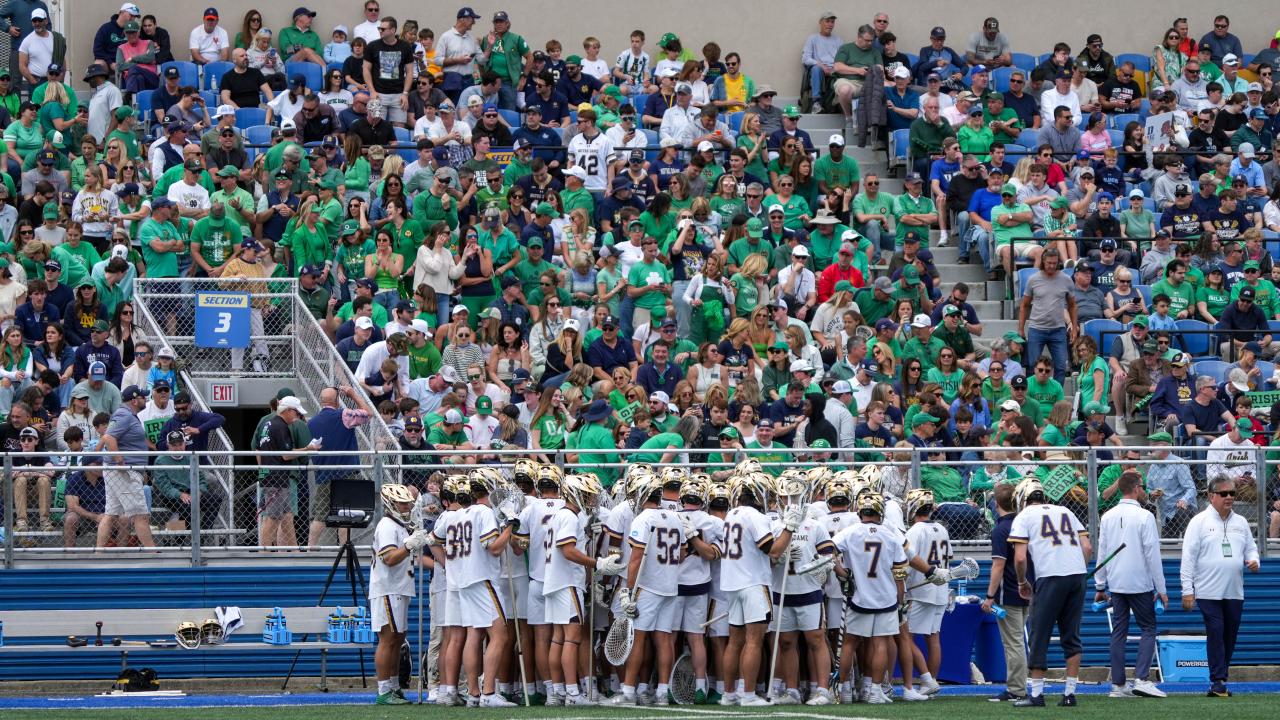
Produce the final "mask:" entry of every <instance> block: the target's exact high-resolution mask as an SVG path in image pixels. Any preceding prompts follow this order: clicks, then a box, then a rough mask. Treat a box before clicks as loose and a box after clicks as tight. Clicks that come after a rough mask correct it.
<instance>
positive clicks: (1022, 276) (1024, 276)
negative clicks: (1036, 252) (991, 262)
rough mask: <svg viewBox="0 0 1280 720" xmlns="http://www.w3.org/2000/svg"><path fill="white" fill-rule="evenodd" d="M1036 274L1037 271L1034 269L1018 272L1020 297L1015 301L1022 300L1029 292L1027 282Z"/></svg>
mask: <svg viewBox="0 0 1280 720" xmlns="http://www.w3.org/2000/svg"><path fill="white" fill-rule="evenodd" d="M1035 274H1036V269H1035V268H1033V267H1026V268H1021V269H1019V270H1018V297H1017V298H1015V299H1017V300H1020V299H1022V295H1023V294H1024V293H1026V291H1027V281H1028V280H1030V279H1031V276H1032V275H1035Z"/></svg>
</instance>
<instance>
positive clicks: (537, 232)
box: [520, 223, 556, 258]
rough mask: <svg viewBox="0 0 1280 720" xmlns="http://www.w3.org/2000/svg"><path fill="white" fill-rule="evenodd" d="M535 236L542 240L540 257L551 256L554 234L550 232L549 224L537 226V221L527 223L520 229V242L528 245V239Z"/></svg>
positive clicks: (554, 241)
mask: <svg viewBox="0 0 1280 720" xmlns="http://www.w3.org/2000/svg"><path fill="white" fill-rule="evenodd" d="M534 238H537V239H538V240H541V241H542V257H544V258H545V257H551V256H554V254H555V247H556V236H555V233H553V232H551V226H550V225H548V226H546V227H538V223H529V224H528V225H525V226H524V228H522V229H521V230H520V244H521V245H523V246H525V247H529V241H530V240H533V239H534Z"/></svg>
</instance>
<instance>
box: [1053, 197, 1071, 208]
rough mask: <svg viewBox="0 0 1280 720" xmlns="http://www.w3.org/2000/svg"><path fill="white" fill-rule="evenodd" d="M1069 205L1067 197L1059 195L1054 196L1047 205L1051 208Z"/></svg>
mask: <svg viewBox="0 0 1280 720" xmlns="http://www.w3.org/2000/svg"><path fill="white" fill-rule="evenodd" d="M1070 205H1071V203H1069V202H1067V199H1066V198H1064V197H1062V196H1061V195H1059V196H1058V197H1056V198H1054V199H1053V201H1052V202H1050V203H1049V207H1051V208H1064V207H1068V206H1070Z"/></svg>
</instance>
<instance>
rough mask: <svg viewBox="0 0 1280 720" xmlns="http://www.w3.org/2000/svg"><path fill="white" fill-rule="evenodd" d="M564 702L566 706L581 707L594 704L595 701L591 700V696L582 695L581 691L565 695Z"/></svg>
mask: <svg viewBox="0 0 1280 720" xmlns="http://www.w3.org/2000/svg"><path fill="white" fill-rule="evenodd" d="M564 704H565V706H566V707H573V706H577V707H581V706H583V705H594V704H595V703H593V702H591V698H589V697H587V696H586V695H583V694H582V693H578V694H577V695H566V696H565V699H564Z"/></svg>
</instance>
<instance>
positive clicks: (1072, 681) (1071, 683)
mask: <svg viewBox="0 0 1280 720" xmlns="http://www.w3.org/2000/svg"><path fill="white" fill-rule="evenodd" d="M1078 682H1080V678H1073V677H1071V676H1070V675H1068V676H1067V687H1066V688H1065V689H1064V690H1063V691H1062V693H1063V694H1064V695H1075V694H1076V683H1078Z"/></svg>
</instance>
